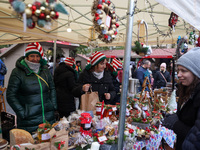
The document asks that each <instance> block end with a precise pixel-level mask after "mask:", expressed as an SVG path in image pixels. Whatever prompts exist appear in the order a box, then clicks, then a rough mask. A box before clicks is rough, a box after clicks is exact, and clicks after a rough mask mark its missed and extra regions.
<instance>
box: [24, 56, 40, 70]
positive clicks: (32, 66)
mask: <svg viewBox="0 0 200 150" xmlns="http://www.w3.org/2000/svg"><path fill="white" fill-rule="evenodd" d="M24 60H25V62H26V64H27V65H28V67H29V68H30V69H31V70H32V71H33V72H34V73H38V71H39V69H40V66H41V64H40V63H33V62H30V61H28V60H27V59H26V58H25V59H24Z"/></svg>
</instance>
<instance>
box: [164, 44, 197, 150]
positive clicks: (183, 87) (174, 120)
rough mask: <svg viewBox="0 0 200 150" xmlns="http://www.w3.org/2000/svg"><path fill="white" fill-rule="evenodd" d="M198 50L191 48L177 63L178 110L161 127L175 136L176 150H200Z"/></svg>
mask: <svg viewBox="0 0 200 150" xmlns="http://www.w3.org/2000/svg"><path fill="white" fill-rule="evenodd" d="M199 58H200V48H193V49H191V50H190V51H189V52H187V53H186V54H184V55H183V56H181V57H180V58H179V59H178V61H177V65H178V78H179V87H178V95H179V100H178V108H177V112H176V113H175V114H172V115H170V116H168V117H167V118H165V119H164V121H163V125H164V126H166V127H167V128H169V129H172V130H173V131H174V132H175V133H176V134H177V142H176V150H182V149H188V150H195V149H199V148H200V61H199Z"/></svg>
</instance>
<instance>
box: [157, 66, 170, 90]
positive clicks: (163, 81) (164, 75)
mask: <svg viewBox="0 0 200 150" xmlns="http://www.w3.org/2000/svg"><path fill="white" fill-rule="evenodd" d="M166 66H167V65H166V63H162V64H161V65H160V71H157V72H156V74H155V76H154V84H153V87H154V89H155V88H158V89H159V88H161V87H166V85H167V82H170V81H171V77H170V74H169V72H168V71H167V70H166Z"/></svg>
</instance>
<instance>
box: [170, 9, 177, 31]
mask: <svg viewBox="0 0 200 150" xmlns="http://www.w3.org/2000/svg"><path fill="white" fill-rule="evenodd" d="M177 21H178V15H176V14H175V13H174V12H171V15H170V18H169V20H168V22H169V25H168V26H170V27H171V28H173V29H174V27H175V26H176V23H177Z"/></svg>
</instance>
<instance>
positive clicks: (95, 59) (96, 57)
mask: <svg viewBox="0 0 200 150" xmlns="http://www.w3.org/2000/svg"><path fill="white" fill-rule="evenodd" d="M104 59H106V55H104V54H103V53H101V52H97V51H96V52H94V53H93V54H92V55H91V57H90V58H89V60H88V61H87V62H88V63H89V64H88V65H87V66H86V69H87V70H89V69H90V68H91V67H92V66H95V65H97V64H98V63H100V62H101V61H102V60H104Z"/></svg>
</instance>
